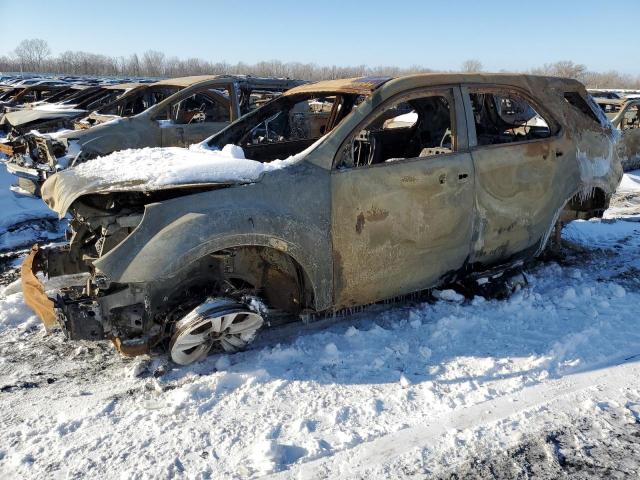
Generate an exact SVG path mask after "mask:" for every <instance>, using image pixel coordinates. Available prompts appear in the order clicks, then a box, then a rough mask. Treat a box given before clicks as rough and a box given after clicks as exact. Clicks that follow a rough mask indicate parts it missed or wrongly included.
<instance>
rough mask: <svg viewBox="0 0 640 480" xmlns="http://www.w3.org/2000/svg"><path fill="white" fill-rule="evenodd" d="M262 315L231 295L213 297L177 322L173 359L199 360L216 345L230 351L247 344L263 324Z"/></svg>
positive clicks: (172, 339)
mask: <svg viewBox="0 0 640 480" xmlns="http://www.w3.org/2000/svg"><path fill="white" fill-rule="evenodd" d="M263 323H264V320H263V319H262V316H261V315H259V314H257V313H255V312H253V311H251V310H249V308H247V306H246V305H243V304H241V303H238V302H236V301H234V300H231V299H227V298H213V299H209V300H207V301H206V302H204V303H203V304H201V305H200V306H198V307H196V308H194V309H193V310H192V311H191V312H189V313H188V314H187V315H185V316H184V317H183V318H182V319H181V320H179V321H178V322H177V323H176V326H175V331H174V334H173V336H172V337H171V343H170V345H169V352H170V355H171V359H172V360H173V361H174V362H175V363H177V364H179V365H187V364H189V363H193V362H197V361H198V360H201V359H203V358H204V357H206V356H207V354H208V353H209V351H210V350H211V349H212V348H213V347H218V348H221V349H222V350H224V351H227V352H235V351H237V350H240V349H242V348H244V347H245V346H246V345H247V344H248V343H250V342H251V341H252V340H253V338H254V337H255V334H256V332H257V331H258V329H259V328H260V327H261V326H262V324H263Z"/></svg>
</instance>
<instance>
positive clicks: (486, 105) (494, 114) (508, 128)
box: [469, 90, 555, 146]
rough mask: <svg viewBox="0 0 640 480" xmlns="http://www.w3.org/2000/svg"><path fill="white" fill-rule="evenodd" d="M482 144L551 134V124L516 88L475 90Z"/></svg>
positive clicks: (473, 98)
mask: <svg viewBox="0 0 640 480" xmlns="http://www.w3.org/2000/svg"><path fill="white" fill-rule="evenodd" d="M469 97H470V99H471V107H472V109H473V118H474V123H475V127H476V138H477V141H478V145H479V146H483V145H500V144H503V143H514V142H526V141H529V140H536V139H539V138H547V137H550V136H551V135H552V134H553V133H555V132H552V128H551V124H550V122H549V121H548V120H546V119H545V118H544V117H543V116H542V115H541V114H540V113H538V112H537V111H536V110H535V108H533V106H531V104H530V103H529V101H528V100H526V99H525V98H524V97H522V96H520V95H519V94H517V93H515V92H508V91H501V92H500V93H497V92H489V91H478V90H476V91H472V92H471V93H470V95H469Z"/></svg>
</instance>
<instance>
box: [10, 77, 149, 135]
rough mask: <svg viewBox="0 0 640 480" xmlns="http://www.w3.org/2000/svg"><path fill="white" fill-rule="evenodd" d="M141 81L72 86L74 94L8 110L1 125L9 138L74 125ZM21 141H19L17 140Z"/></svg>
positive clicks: (55, 96)
mask: <svg viewBox="0 0 640 480" xmlns="http://www.w3.org/2000/svg"><path fill="white" fill-rule="evenodd" d="M137 86H138V84H135V83H134V84H117V85H107V86H96V87H82V88H80V87H71V88H70V89H69V90H70V91H71V92H72V95H69V96H67V97H66V98H60V97H58V95H62V94H65V93H66V91H65V92H61V93H59V94H57V95H54V96H52V97H51V98H50V99H49V101H48V102H43V103H38V104H36V105H34V106H33V107H32V108H28V109H21V110H17V111H13V112H7V113H5V114H4V116H3V117H2V118H1V119H0V128H4V130H5V131H6V132H7V133H8V135H7V138H8V139H9V142H10V143H11V142H12V141H14V140H16V139H18V138H19V137H20V136H21V135H24V134H25V133H27V132H29V131H31V130H37V132H38V133H40V134H42V133H50V132H55V131H57V130H60V129H72V128H73V126H74V121H75V120H79V119H80V118H82V117H84V116H86V115H87V113H90V112H93V111H94V110H97V109H100V108H102V107H104V106H106V105H109V104H111V103H112V102H114V101H116V100H117V99H118V98H119V97H121V96H122V95H124V94H126V93H127V92H128V91H130V90H131V89H133V88H135V87H137ZM16 143H17V144H19V141H18V142H16Z"/></svg>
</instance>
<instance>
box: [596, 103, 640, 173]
mask: <svg viewBox="0 0 640 480" xmlns="http://www.w3.org/2000/svg"><path fill="white" fill-rule="evenodd" d="M596 102H597V103H598V105H599V106H600V108H602V111H603V112H605V114H606V115H607V117H608V118H609V120H611V124H612V125H613V126H614V127H615V128H617V129H618V130H619V131H620V135H621V139H620V142H619V144H618V156H619V157H620V160H621V162H622V168H623V169H624V171H630V170H636V169H638V168H640V98H628V99H625V100H624V101H614V102H612V101H610V100H602V99H600V98H597V99H596Z"/></svg>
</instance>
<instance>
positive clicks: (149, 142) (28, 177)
mask: <svg viewBox="0 0 640 480" xmlns="http://www.w3.org/2000/svg"><path fill="white" fill-rule="evenodd" d="M302 83H305V82H302V81H300V80H289V79H276V78H259V77H244V76H229V75H222V76H221V75H217V76H216V75H204V76H197V77H184V78H174V79H170V80H162V81H160V82H156V83H153V84H149V85H142V86H140V87H137V88H134V89H133V90H131V91H130V92H129V93H128V94H126V95H124V96H123V97H122V98H120V99H118V100H117V101H115V102H113V103H111V104H109V105H107V106H105V107H103V108H102V109H99V110H97V111H96V112H93V113H92V114H90V115H89V116H87V117H86V118H84V119H82V120H81V121H79V122H76V123H75V130H72V131H69V132H62V133H59V134H52V135H39V134H26V135H23V136H22V137H20V138H18V139H15V140H13V141H12V142H10V143H9V144H7V143H5V144H0V152H3V153H5V154H6V155H8V156H9V160H8V161H7V163H6V165H7V170H8V171H9V172H10V173H13V174H14V175H16V176H18V186H19V187H20V188H22V189H23V190H26V191H28V192H30V193H33V194H36V195H37V194H38V193H39V188H40V185H41V184H42V182H43V181H44V180H45V179H46V178H47V177H48V176H49V175H51V174H52V173H55V172H56V171H59V170H62V169H65V168H67V167H70V166H71V167H73V166H75V165H78V164H80V163H82V162H84V161H86V160H89V159H92V158H95V157H99V156H102V155H107V154H109V153H111V152H114V151H117V150H125V149H132V148H143V147H173V146H181V147H182V146H188V145H190V144H193V143H197V142H200V141H202V140H203V139H205V138H207V137H208V136H210V135H211V134H213V133H215V132H217V131H219V130H220V129H222V128H223V127H225V126H226V125H228V124H229V123H230V122H232V121H234V120H236V119H237V118H239V117H240V116H241V115H243V114H244V113H246V112H248V111H249V110H251V109H252V108H255V106H256V102H258V103H259V102H260V101H262V100H264V99H265V98H267V99H269V98H271V97H273V96H274V95H279V94H280V93H282V92H283V91H286V90H288V89H290V88H292V87H294V86H297V85H301V84H302Z"/></svg>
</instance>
